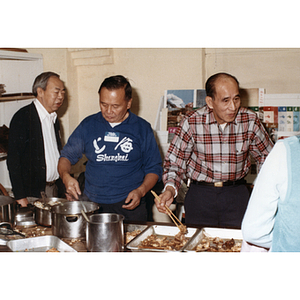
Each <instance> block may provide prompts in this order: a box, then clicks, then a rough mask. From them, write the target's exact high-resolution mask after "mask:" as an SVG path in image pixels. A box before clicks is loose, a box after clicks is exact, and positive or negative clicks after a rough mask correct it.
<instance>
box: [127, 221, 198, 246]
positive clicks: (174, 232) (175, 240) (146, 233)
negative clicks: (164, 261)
mask: <svg viewBox="0 0 300 300" xmlns="http://www.w3.org/2000/svg"><path fill="white" fill-rule="evenodd" d="M198 231H199V229H197V228H192V227H189V228H187V233H183V232H182V231H180V230H179V228H178V227H176V226H167V225H152V226H150V227H148V228H147V229H145V230H143V231H142V232H141V233H140V234H138V235H137V236H136V237H135V238H134V239H133V240H132V241H131V242H129V243H128V244H127V245H126V247H127V248H128V249H130V250H132V251H154V252H156V251H158V252H159V251H181V250H182V248H183V247H184V245H185V244H186V243H187V242H188V241H189V239H191V237H192V236H193V235H194V234H196V232H198Z"/></svg>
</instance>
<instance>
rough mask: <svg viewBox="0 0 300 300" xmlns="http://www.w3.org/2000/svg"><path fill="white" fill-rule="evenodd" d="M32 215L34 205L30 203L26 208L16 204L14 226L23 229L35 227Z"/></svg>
mask: <svg viewBox="0 0 300 300" xmlns="http://www.w3.org/2000/svg"><path fill="white" fill-rule="evenodd" d="M34 215H35V213H34V205H32V204H31V203H28V204H27V206H26V207H22V206H21V205H20V204H17V205H16V213H15V224H14V225H15V226H24V227H32V226H36V223H35V220H34Z"/></svg>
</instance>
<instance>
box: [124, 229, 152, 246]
mask: <svg viewBox="0 0 300 300" xmlns="http://www.w3.org/2000/svg"><path fill="white" fill-rule="evenodd" d="M148 227H149V226H148V225H141V224H124V242H125V245H126V244H127V243H126V233H127V232H133V231H135V230H140V231H141V233H142V232H143V231H144V230H145V229H146V228H148ZM141 233H140V234H141ZM137 236H138V235H137ZM135 238H136V237H135ZM135 238H134V239H135ZM132 240H133V239H132ZM132 240H131V241H132ZM131 241H130V242H131Z"/></svg>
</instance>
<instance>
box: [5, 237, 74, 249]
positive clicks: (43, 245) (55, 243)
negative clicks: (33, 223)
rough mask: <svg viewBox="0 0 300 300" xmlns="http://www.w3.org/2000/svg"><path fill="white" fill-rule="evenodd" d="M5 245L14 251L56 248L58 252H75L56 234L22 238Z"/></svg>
mask: <svg viewBox="0 0 300 300" xmlns="http://www.w3.org/2000/svg"><path fill="white" fill-rule="evenodd" d="M7 246H8V247H9V248H10V249H11V250H12V251H14V252H46V251H47V250H49V249H51V248H56V249H57V250H58V251H59V252H77V251H76V250H74V249H73V248H72V247H71V246H69V245H68V244H66V243H65V242H63V241H62V240H61V239H59V238H58V237H57V236H53V235H45V236H38V237H33V238H26V239H22V240H14V241H9V242H7Z"/></svg>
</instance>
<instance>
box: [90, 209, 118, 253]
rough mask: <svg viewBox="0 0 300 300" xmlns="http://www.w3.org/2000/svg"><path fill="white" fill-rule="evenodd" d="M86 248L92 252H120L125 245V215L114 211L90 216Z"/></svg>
mask: <svg viewBox="0 0 300 300" xmlns="http://www.w3.org/2000/svg"><path fill="white" fill-rule="evenodd" d="M88 218H89V222H87V227H86V248H87V250H88V251H91V252H119V251H122V249H123V247H124V225H123V220H124V216H122V215H118V214H113V213H102V214H94V215H91V216H89V217H88Z"/></svg>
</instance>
